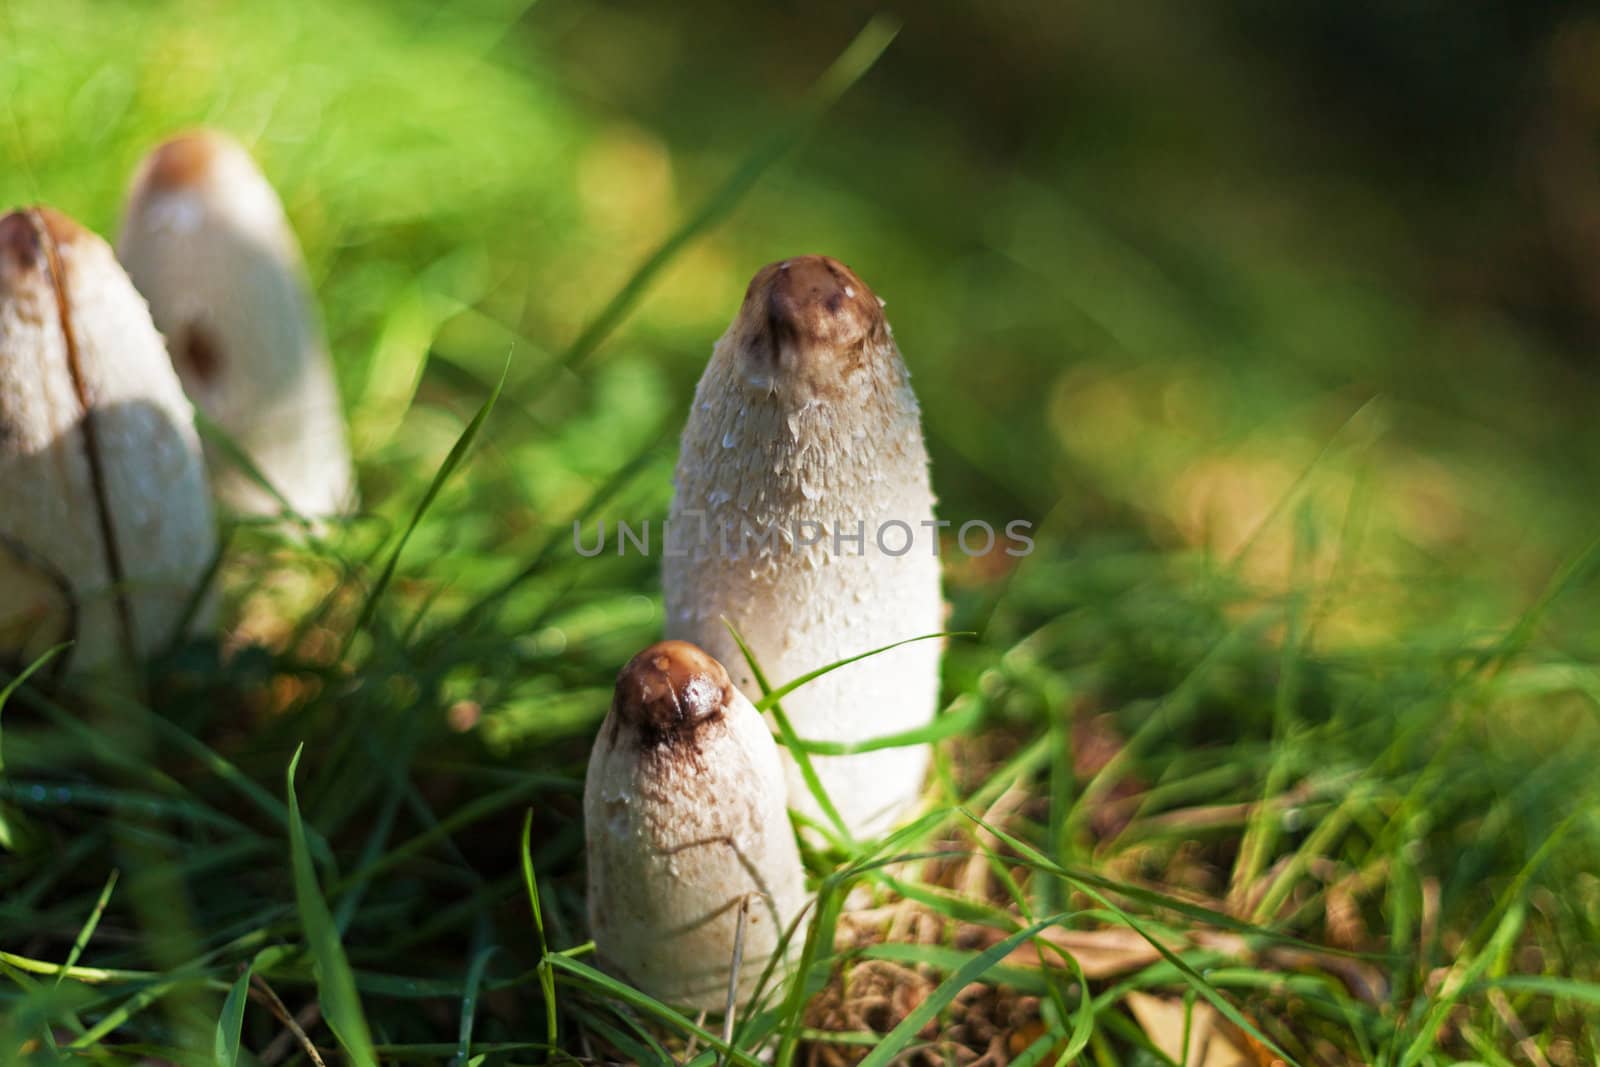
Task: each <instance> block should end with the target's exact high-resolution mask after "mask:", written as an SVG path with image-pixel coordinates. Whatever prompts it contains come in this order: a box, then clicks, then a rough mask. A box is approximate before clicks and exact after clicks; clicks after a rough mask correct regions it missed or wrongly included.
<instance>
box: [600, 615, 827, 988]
mask: <svg viewBox="0 0 1600 1067" xmlns="http://www.w3.org/2000/svg"><path fill="white" fill-rule="evenodd" d="M583 817H584V823H585V827H586V833H587V837H588V861H589V926H590V929H591V932H592V933H593V935H594V941H595V949H596V951H597V953H598V954H599V957H600V959H601V962H602V963H603V964H604V965H605V966H606V967H607V968H608V969H610V970H612V971H613V972H615V973H617V974H619V975H620V976H622V977H624V978H626V979H627V980H628V981H630V982H632V983H633V984H634V985H635V986H636V987H638V988H639V989H642V990H644V991H645V992H647V993H649V994H651V995H652V996H654V997H656V998H657V999H659V1000H662V1001H665V1002H667V1003H670V1004H677V1005H686V1006H689V1007H692V1008H695V1009H705V1010H715V1011H720V1010H722V1009H723V1008H724V1006H725V1004H726V998H727V996H728V991H729V987H730V974H731V973H732V968H733V966H734V964H733V960H734V955H735V946H736V944H738V945H740V947H741V948H742V963H741V964H740V965H739V967H738V974H737V985H736V986H735V990H736V995H735V1003H736V1004H743V1003H744V1002H745V1001H746V1000H747V999H748V998H749V997H750V996H751V995H752V993H753V992H754V991H755V987H756V984H757V981H758V979H759V977H760V974H761V972H762V971H763V970H764V969H765V967H766V965H767V963H768V962H769V961H770V960H771V959H772V957H773V955H774V953H776V952H777V951H778V949H779V945H780V943H783V942H782V937H783V934H784V933H785V932H786V931H787V929H788V927H789V925H790V924H791V923H792V922H793V921H794V920H795V918H796V916H798V915H799V914H800V912H801V908H802V903H803V896H804V890H805V887H804V877H803V874H802V872H801V868H800V856H799V852H798V850H797V849H796V847H795V839H794V833H793V831H792V829H791V828H790V825H789V818H788V813H787V811H786V810H785V806H784V782H783V770H782V766H781V764H780V763H779V760H778V748H777V745H776V744H775V743H774V742H773V740H772V735H771V734H770V733H769V732H768V730H767V727H766V724H765V722H764V721H763V720H762V718H761V715H760V713H759V712H757V711H756V710H755V708H754V707H753V706H751V704H750V701H748V700H747V699H745V697H744V695H743V694H742V693H740V692H739V690H738V689H736V688H734V686H733V683H732V681H731V680H730V679H729V678H728V672H727V671H726V670H724V669H723V667H722V664H720V663H718V662H717V661H716V660H715V659H712V658H711V657H710V656H708V655H707V654H706V653H705V652H703V651H702V650H700V649H699V648H696V647H695V646H694V645H691V644H689V643H688V642H685V641H662V642H660V643H659V644H655V645H651V646H650V647H649V648H647V649H645V650H644V651H643V652H640V653H639V654H638V655H637V656H634V657H633V659H631V660H629V661H628V665H627V666H626V667H624V668H622V673H621V674H619V675H618V676H617V685H616V690H615V692H614V694H613V696H612V699H611V710H610V712H609V713H608V714H607V715H606V718H605V722H604V723H603V724H602V725H601V727H600V736H599V738H598V739H596V741H595V745H594V751H593V753H592V754H591V755H590V757H589V772H588V777H587V779H586V780H585V782H584V789H583ZM741 912H742V913H743V919H742V925H743V926H744V930H743V934H742V938H741V936H740V926H741ZM799 939H800V938H799V937H792V938H791V939H790V940H789V942H787V944H793V943H795V942H796V941H798V940H799Z"/></svg>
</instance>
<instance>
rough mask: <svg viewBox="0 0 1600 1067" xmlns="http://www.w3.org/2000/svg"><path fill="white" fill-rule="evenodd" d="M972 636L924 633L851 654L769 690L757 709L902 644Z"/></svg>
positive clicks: (764, 709) (969, 635)
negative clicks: (811, 682)
mask: <svg viewBox="0 0 1600 1067" xmlns="http://www.w3.org/2000/svg"><path fill="white" fill-rule="evenodd" d="M972 636H975V635H974V634H973V632H972V631H971V630H959V631H955V632H952V633H937V634H923V635H922V636H921V637H908V638H906V639H905V640H904V641H896V642H895V643H894V644H892V645H884V646H883V647H882V648H875V649H873V650H872V651H870V652H863V653H861V654H860V655H856V656H849V657H846V658H845V659H841V660H837V661H835V662H833V663H830V664H828V665H827V666H826V667H818V668H817V669H816V670H814V671H807V672H806V673H805V674H802V675H801V676H800V677H798V678H796V679H795V680H794V681H792V682H785V683H784V684H783V685H780V686H778V688H776V689H769V690H767V692H766V693H765V694H763V695H762V697H761V699H760V700H758V701H756V710H757V711H766V710H767V709H768V708H771V707H772V706H773V705H774V704H776V703H777V702H778V701H780V700H782V699H783V698H784V697H786V696H788V695H789V694H790V693H792V692H794V691H795V690H796V689H799V688H800V687H801V686H803V685H805V684H806V683H807V682H810V681H813V680H815V679H817V678H821V677H822V676H823V675H824V674H832V673H833V672H834V671H836V670H838V669H839V668H840V667H848V666H849V665H850V664H852V663H855V662H857V661H859V660H864V659H870V658H871V657H873V656H877V655H881V654H882V653H884V652H888V651H889V650H890V649H892V648H899V647H900V646H901V645H912V644H916V643H917V642H918V641H933V640H936V639H939V638H945V637H972Z"/></svg>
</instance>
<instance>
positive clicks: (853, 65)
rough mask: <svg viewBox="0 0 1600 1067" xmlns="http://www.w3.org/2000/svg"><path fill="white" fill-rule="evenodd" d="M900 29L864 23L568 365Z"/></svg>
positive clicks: (648, 264) (643, 268)
mask: <svg viewBox="0 0 1600 1067" xmlns="http://www.w3.org/2000/svg"><path fill="white" fill-rule="evenodd" d="M899 32H900V23H899V21H898V20H896V19H893V18H890V17H888V16H884V15H878V16H876V17H874V18H873V19H872V20H871V21H869V22H868V23H867V24H866V26H864V27H862V29H861V32H860V33H858V34H856V37H855V40H853V41H851V42H850V44H849V45H847V46H846V47H845V50H844V51H843V52H841V53H840V54H839V58H838V59H835V60H834V61H833V64H832V65H831V66H829V67H828V69H827V70H826V71H824V72H823V74H822V76H821V77H820V78H818V79H817V81H816V84H814V85H813V86H812V87H811V92H810V94H809V95H808V97H807V100H806V108H805V111H804V113H803V114H802V115H801V117H800V118H799V119H798V120H797V121H795V122H793V123H791V124H789V125H788V126H786V127H785V128H784V129H782V130H781V131H779V132H778V133H777V134H776V135H774V136H772V137H770V138H768V139H767V140H765V141H763V142H762V143H761V144H760V145H758V146H757V147H756V149H755V150H754V151H753V152H751V153H750V155H748V156H747V157H745V160H744V162H742V163H741V164H740V165H739V166H738V167H737V168H736V169H735V170H734V172H733V173H732V174H730V175H728V177H727V179H726V180H725V181H724V182H723V183H722V184H721V185H719V186H718V187H717V188H716V189H715V190H713V191H712V193H711V195H710V196H709V197H707V198H706V200H705V202H704V203H703V204H701V205H700V207H699V209H698V210H697V211H696V212H695V213H694V214H693V215H691V216H690V217H689V218H688V219H687V220H686V221H685V222H684V224H683V225H682V226H680V227H678V229H677V231H676V232H674V233H673V234H672V236H670V237H668V238H667V239H666V241H664V242H662V244H661V245H660V247H658V248H657V249H656V250H655V251H654V252H652V253H651V254H650V255H649V257H648V258H647V259H645V261H644V262H643V263H641V264H640V265H639V267H638V269H637V270H635V271H634V272H633V276H632V277H631V278H629V279H628V281H627V284H625V285H624V286H623V287H622V288H621V289H619V290H617V293H616V295H615V296H613V297H612V298H611V300H610V302H609V303H607V304H606V306H605V307H604V308H602V309H601V310H600V313H599V314H598V315H596V316H595V317H594V319H593V320H592V321H591V322H590V323H589V325H588V326H587V327H586V328H585V329H584V331H583V333H581V334H579V335H578V339H577V340H576V341H574V342H572V347H571V348H569V349H568V350H567V353H566V355H565V356H564V357H563V359H562V366H564V367H565V368H567V369H568V370H571V369H573V368H575V367H577V366H578V365H579V364H581V363H582V362H583V361H584V360H586V359H588V358H589V357H590V356H591V355H593V354H594V352H595V350H596V349H597V348H599V347H600V345H601V343H602V342H603V341H605V339H606V338H607V337H608V336H609V335H610V334H611V331H612V330H614V329H616V328H617V325H618V324H619V323H621V322H622V320H623V319H625V318H627V317H628V313H629V312H630V311H632V310H633V308H634V306H635V305H636V304H638V303H639V300H640V298H642V297H643V296H644V294H645V293H646V292H647V291H648V290H649V288H650V285H651V283H653V282H654V281H655V279H656V276H657V275H658V274H660V273H661V272H662V270H664V269H665V268H666V266H667V265H668V264H669V263H671V262H672V261H673V260H674V259H676V258H677V256H678V253H679V252H681V251H683V249H684V248H685V247H687V246H688V245H689V244H690V243H691V242H693V241H694V239H695V238H696V237H698V236H700V234H702V233H704V232H705V231H706V230H709V229H711V228H712V227H713V226H715V225H716V224H717V223H719V222H721V221H722V220H723V219H725V218H727V216H728V214H729V213H730V212H732V211H733V209H734V208H735V207H737V206H738V204H739V201H740V200H742V199H744V195H745V194H746V193H748V192H749V191H750V189H751V188H752V187H753V186H754V185H755V184H756V182H757V180H759V179H760V177H761V175H762V174H764V173H766V171H767V169H768V168H769V167H771V166H772V165H773V164H774V163H776V162H777V161H778V160H780V159H782V158H783V157H784V156H785V155H787V154H788V153H789V151H790V149H792V148H793V147H794V146H795V145H796V144H798V143H799V142H800V141H802V140H804V139H805V136H806V134H807V133H809V132H810V130H811V128H812V127H813V126H814V125H815V124H816V122H817V121H818V120H819V119H821V118H822V116H823V115H824V114H826V113H827V111H828V109H829V108H830V107H832V106H833V105H834V104H835V103H837V102H838V100H839V98H840V97H842V96H843V95H844V94H845V93H846V92H847V91H848V90H849V89H850V87H851V86H852V85H854V84H855V83H856V82H858V81H860V80H861V78H862V76H863V75H865V74H866V73H867V71H869V70H871V69H872V67H873V64H875V63H876V62H877V61H878V57H879V56H881V55H883V53H884V51H885V50H886V49H887V48H888V47H889V44H890V43H891V42H892V41H893V40H894V39H895V35H896V34H898V33H899Z"/></svg>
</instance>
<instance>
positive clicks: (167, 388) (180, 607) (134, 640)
mask: <svg viewBox="0 0 1600 1067" xmlns="http://www.w3.org/2000/svg"><path fill="white" fill-rule="evenodd" d="M0 501H3V502H4V503H3V504H0V547H3V549H4V550H3V551H0V635H3V636H0V655H3V656H4V657H5V658H7V659H19V658H20V659H23V660H28V659H32V658H33V657H34V656H37V655H38V654H39V653H40V652H42V651H44V649H45V648H46V647H48V646H49V645H50V644H51V643H54V642H56V641H60V640H63V639H65V638H68V637H73V638H75V639H76V642H77V643H76V646H75V648H74V651H73V654H72V655H73V661H72V662H73V664H74V665H75V666H76V667H78V668H93V667H99V666H108V665H113V664H116V665H121V664H124V663H126V662H128V661H129V660H132V659H137V658H140V657H143V656H145V655H148V654H149V653H151V652H153V651H155V650H156V649H157V648H159V647H160V646H161V645H162V643H163V642H165V641H166V640H168V639H169V638H171V637H173V636H174V629H175V628H176V626H177V625H178V623H179V621H180V620H181V618H182V614H183V612H184V611H185V610H186V608H187V607H188V605H189V602H190V600H191V598H192V596H193V595H194V592H195V589H196V586H197V583H198V582H199V581H200V580H201V578H202V577H203V576H204V574H205V573H206V570H207V567H208V566H209V564H210V562H211V559H212V555H213V553H214V552H215V549H216V540H215V537H216V535H215V531H214V530H213V528H212V516H211V504H210V495H209V493H208V491H207V488H206V480H205V469H204V466H203V464H202V462H201V458H200V442H199V440H198V438H197V437H196V435H195V430H194V410H193V408H191V407H190V405H189V401H188V400H187V399H185V397H184V395H183V389H182V387H181V386H180V385H179V384H178V379H177V377H176V375H174V374H173V372H172V367H171V365H170V364H169V363H168V361H167V354H166V350H165V349H164V348H162V345H161V337H160V335H159V334H157V333H156V330H155V327H154V326H153V325H151V322H150V315H149V313H148V312H147V311H146V310H145V305H144V301H143V300H141V299H139V294H138V293H136V292H135V291H134V288H133V286H132V285H131V284H129V282H128V278H127V276H126V275H125V274H123V272H122V268H121V267H119V266H118V265H117V261H116V259H115V258H114V257H113V256H112V254H111V249H110V248H109V247H108V246H107V245H106V243H105V242H104V241H102V240H101V239H100V238H98V237H96V236H95V235H94V234H92V233H90V232H88V231H87V230H85V229H83V228H82V227H80V226H78V224H77V223H75V222H73V221H72V220H71V219H68V218H67V217H65V216H64V215H61V214H59V213H57V212H55V211H52V210H50V209H49V208H42V207H41V208H33V209H29V210H26V211H17V212H13V213H12V214H10V215H7V216H5V217H4V218H3V219H0Z"/></svg>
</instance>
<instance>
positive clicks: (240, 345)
mask: <svg viewBox="0 0 1600 1067" xmlns="http://www.w3.org/2000/svg"><path fill="white" fill-rule="evenodd" d="M117 256H118V258H120V259H121V260H122V263H123V266H124V267H126V268H127V271H128V276H129V277H130V278H132V279H133V284H134V285H135V286H136V287H137V288H138V290H139V291H140V292H141V293H143V294H144V297H145V299H146V300H148V301H149V302H150V314H151V316H152V317H153V318H154V319H155V323H156V327H157V328H158V329H159V330H160V331H161V332H162V334H163V335H165V337H166V339H167V346H168V349H169V350H170V352H171V354H172V363H173V365H174V366H175V367H176V368H177V371H178V376H179V377H180V378H181V379H182V380H183V386H184V389H185V390H187V391H188V394H189V397H190V399H191V400H193V401H194V403H195V405H196V406H197V407H198V408H200V410H201V411H203V412H205V413H206V415H208V416H209V417H210V418H211V419H212V420H214V421H215V422H216V423H217V424H218V425H219V426H220V427H221V428H222V429H223V430H225V431H226V432H227V433H228V434H230V435H231V436H232V437H233V439H234V441H235V442H237V443H238V445H239V446H240V447H241V448H242V449H243V450H244V452H245V454H247V455H248V456H249V457H250V458H251V460H252V461H253V462H254V463H255V465H256V467H257V468H258V469H259V470H260V472H261V473H262V474H263V475H264V476H265V477H266V479H267V481H268V482H269V483H271V484H272V486H273V487H274V488H276V489H277V490H278V492H280V493H282V494H283V496H284V498H285V499H287V500H288V502H289V503H290V505H291V506H292V507H293V508H294V509H295V510H296V511H297V512H299V513H300V514H302V515H307V516H313V517H316V516H327V515H332V514H337V513H339V512H342V511H345V510H347V509H348V508H349V506H350V505H351V503H352V497H353V489H352V474H351V466H350V452H349V448H348V446H347V445H346V443H345V430H344V422H343V415H342V412H341V411H340V407H339V396H338V392H337V389H336V387H335V384H334V378H333V368H332V365H331V364H330V362H329V360H328V351H327V346H326V344H325V342H324V340H323V337H322V333H321V329H320V326H319V325H318V322H317V317H316V314H315V311H314V308H313V305H312V301H311V297H310V294H309V292H308V290H307V286H306V282H305V278H304V273H305V271H304V265H303V263H302V260H301V255H300V248H299V245H298V243H297V242H296V241H295V237H294V234H293V233H292V232H291V231H290V229H289V222H288V219H287V218H286V217H285V215H284V212H283V205H282V204H281V203H280V202H279V200H278V196H277V194H276V193H275V192H274V191H273V189H272V186H271V185H270V184H268V182H267V180H266V178H265V177H263V176H262V174H261V172H260V170H258V169H257V168H256V165H255V162H254V161H253V160H252V159H251V158H250V156H249V154H248V153H247V152H245V150H244V149H243V148H242V147H240V146H239V145H238V144H237V143H236V142H234V141H233V140H232V139H231V138H228V137H226V136H225V135H223V134H220V133H216V132H213V131H209V130H202V131H198V132H194V133H188V134H184V135H182V136H180V137H175V138H173V139H172V140H170V141H167V142H166V143H165V144H163V145H161V146H160V147H158V148H157V149H155V151H153V152H151V153H150V155H149V156H147V157H146V158H145V160H144V162H143V163H142V164H141V165H140V167H139V169H138V172H137V173H136V174H135V176H134V180H133V187H132V190H131V191H130V193H129V195H128V204H127V211H126V213H125V215H124V218H123V225H122V234H121V236H120V238H119V239H118V241H117ZM207 458H208V460H209V461H210V463H211V465H212V473H213V478H214V479H215V481H216V488H217V492H218V495H219V496H220V497H221V499H222V500H223V501H224V502H225V503H227V504H228V505H229V506H230V507H232V508H234V509H236V510H238V511H241V512H245V513H250V514H276V513H277V512H278V510H279V505H278V502H277V501H276V500H274V499H273V497H272V495H271V494H269V493H267V492H266V491H265V490H263V489H262V488H261V486H260V485H259V484H258V483H256V482H255V481H254V480H252V479H251V478H250V477H249V476H248V475H246V474H245V473H244V472H242V471H240V470H238V469H237V468H236V467H235V466H234V465H233V464H232V463H230V462H229V461H228V460H227V459H226V458H223V457H219V456H217V455H214V454H211V450H210V449H208V456H207Z"/></svg>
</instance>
